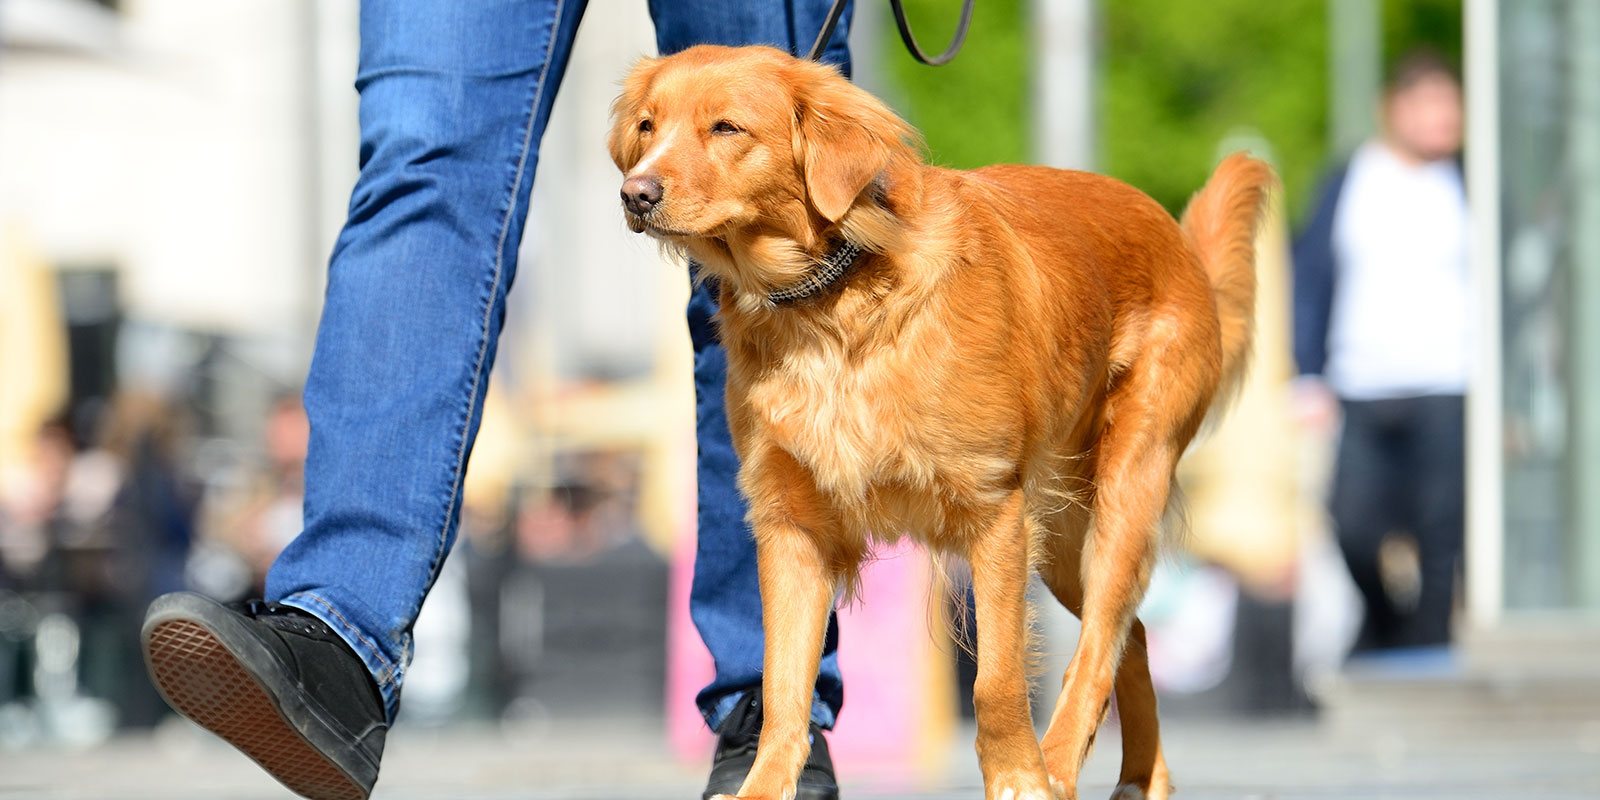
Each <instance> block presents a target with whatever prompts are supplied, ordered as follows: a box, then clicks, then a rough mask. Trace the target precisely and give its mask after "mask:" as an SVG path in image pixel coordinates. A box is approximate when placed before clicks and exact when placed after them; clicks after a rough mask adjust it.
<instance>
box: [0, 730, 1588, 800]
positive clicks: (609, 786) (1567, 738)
mask: <svg viewBox="0 0 1600 800" xmlns="http://www.w3.org/2000/svg"><path fill="white" fill-rule="evenodd" d="M1167 727H1168V734H1167V752H1168V758H1169V760H1170V762H1171V765H1172V770H1173V775H1174V781H1175V783H1176V785H1177V787H1178V789H1179V791H1178V793H1177V797H1178V798H1180V800H1213V799H1215V800H1222V798H1230V799H1231V798H1259V799H1260V800H1278V799H1282V800H1290V799H1291V798H1318V799H1319V800H1320V799H1322V798H1391V797H1392V798H1406V800H1416V799H1417V798H1439V800H1444V798H1451V800H1462V799H1463V798H1465V799H1467V800H1489V799H1490V798H1497V799H1498V798H1505V799H1506V800H1512V799H1513V798H1515V799H1516V800H1579V798H1595V797H1600V730H1594V731H1580V732H1579V733H1578V734H1577V735H1572V734H1570V733H1568V734H1563V735H1555V734H1552V733H1549V732H1548V731H1545V732H1541V730H1540V726H1537V725H1526V726H1521V727H1518V728H1506V727H1504V726H1477V727H1476V728H1474V727H1472V726H1468V727H1466V728H1462V727H1455V728H1453V729H1444V728H1441V729H1439V730H1434V731H1429V732H1427V733H1415V732H1414V733H1411V734H1409V735H1406V734H1399V733H1382V732H1372V733H1370V735H1363V734H1360V733H1358V732H1338V733H1335V732H1332V731H1329V730H1327V729H1326V728H1324V727H1319V726H1317V725H1314V724H1311V723H1305V722H1297V723H1245V722H1230V723H1216V722H1205V723H1199V722H1189V721H1183V720H1179V721H1174V722H1171V723H1169V724H1168V726H1167ZM1105 733H1106V734H1108V735H1107V736H1105V737H1103V740H1102V742H1103V744H1104V746H1103V747H1101V748H1100V750H1099V751H1098V752H1097V753H1096V755H1095V757H1094V758H1093V759H1092V760H1091V763H1090V766H1089V769H1088V771H1087V776H1086V778H1085V781H1084V786H1083V791H1082V793H1081V796H1082V797H1084V798H1086V799H1089V800H1092V799H1094V798H1105V797H1108V796H1109V795H1110V792H1111V785H1112V783H1113V781H1114V778H1115V770H1116V759H1117V747H1116V744H1115V740H1116V737H1115V731H1106V732H1105ZM950 753H951V754H950V764H949V767H948V770H947V775H946V776H945V777H944V778H943V779H942V780H941V781H940V783H939V785H937V786H932V787H907V786H890V785H883V784H881V783H877V784H874V782H872V781H870V780H863V778H862V776H860V775H856V776H852V775H849V774H845V775H842V776H841V778H842V782H843V784H844V787H845V796H846V797H847V798H868V797H871V798H884V797H918V798H933V799H936V800H944V799H945V798H952V799H953V798H981V797H982V792H981V790H980V788H979V787H980V783H979V780H978V772H977V763H976V759H975V757H974V756H973V754H972V750H971V734H970V732H968V733H967V734H966V735H965V737H964V738H963V740H962V741H960V742H955V743H953V744H952V747H951V751H950ZM702 779H703V767H701V766H700V765H695V764H683V763H680V762H679V761H677V760H676V759H674V757H673V756H672V755H671V754H670V753H669V752H668V750H667V748H666V746H665V744H664V743H663V741H662V740H661V738H660V737H659V735H658V734H657V729H656V728H655V726H654V725H652V724H647V723H639V722H621V721H619V722H611V723H585V724H582V725H577V726H573V725H563V726H561V727H560V728H559V729H557V728H556V727H550V728H546V729H544V730H527V729H524V730H518V731H514V732H503V731H497V730H493V729H485V728H477V729H471V728H450V729H439V730H426V729H424V730H418V729H410V730H405V729H402V730H401V731H400V732H399V733H397V735H396V736H395V737H394V738H393V739H392V740H391V745H390V747H389V750H388V752H387V753H386V757H385V758H384V765H383V777H382V779H381V781H380V782H379V786H378V791H377V792H376V793H375V794H374V798H376V799H377V800H423V799H424V798H426V799H427V800H434V799H435V798H438V799H440V800H443V799H444V798H451V800H510V799H511V798H527V799H528V800H543V799H544V798H584V799H586V800H603V799H604V800H611V799H612V798H614V799H615V800H655V799H656V798H681V799H683V800H688V799H689V798H697V797H698V796H699V790H700V786H701V780H702ZM13 797H14V798H38V799H39V800H55V799H56V798H84V799H85V800H89V799H91V798H92V799H93V800H102V799H103V798H119V799H120V798H127V799H128V800H138V799H142V798H152V799H153V798H163V799H165V800H202V799H203V800H272V799H273V798H290V797H291V795H289V794H288V793H287V792H286V791H285V790H283V789H282V788H281V787H279V786H278V785H277V784H276V783H275V782H273V781H272V780H271V779H270V778H267V777H266V776H265V775H264V774H263V773H261V772H260V771H259V770H258V769H256V767H255V766H254V765H253V764H251V763H249V762H248V761H246V760H245V759H244V758H243V757H242V756H239V755H238V754H237V753H235V752H234V751H232V750H231V749H229V748H227V747H225V746H224V745H222V744H221V743H219V742H217V741H215V740H212V739H208V738H206V737H205V736H204V735H203V734H201V733H199V732H198V731H196V730H193V729H189V728H186V727H183V726H170V727H168V728H167V729H164V730H162V731H161V732H159V733H158V734H155V735H151V736H143V737H134V738H126V739H120V740H117V741H115V742H113V743H111V744H109V745H107V746H104V747H100V748H97V749H94V750H89V751H67V750H45V751H35V752H27V753H7V754H3V755H0V798H13Z"/></svg>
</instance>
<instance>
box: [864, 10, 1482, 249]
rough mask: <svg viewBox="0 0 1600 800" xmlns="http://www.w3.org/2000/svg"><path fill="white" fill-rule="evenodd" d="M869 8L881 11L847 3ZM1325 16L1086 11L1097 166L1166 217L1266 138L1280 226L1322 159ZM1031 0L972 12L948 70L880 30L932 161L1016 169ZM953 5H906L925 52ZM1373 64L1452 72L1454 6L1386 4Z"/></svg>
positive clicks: (1296, 209) (1299, 205) (1301, 199)
mask: <svg viewBox="0 0 1600 800" xmlns="http://www.w3.org/2000/svg"><path fill="white" fill-rule="evenodd" d="M859 2H862V3H866V2H881V0H859ZM1328 2H1338V0H1276V1H1275V2H1261V1H1260V0H1207V2H1173V0H1097V2H1096V7H1097V13H1098V14H1099V24H1100V31H1099V33H1100V52H1099V62H1098V67H1099V76H1098V86H1097V92H1098V97H1097V99H1096V103H1097V110H1098V113H1099V125H1098V128H1099V131H1098V136H1099V140H1098V142H1097V147H1098V168H1099V170H1100V171H1102V172H1105V173H1107V174H1109V175H1112V176H1115V177H1117V178H1120V179H1122V180H1125V181H1127V182H1129V183H1131V184H1133V185H1134V186H1137V187H1139V188H1140V189H1143V190H1144V191H1146V192H1148V193H1149V194H1150V195H1151V196H1152V197H1154V198H1155V199H1156V200H1158V201H1160V202H1161V203H1162V204H1163V205H1165V206H1166V207H1167V208H1169V209H1171V210H1172V211H1174V212H1177V211H1180V210H1181V209H1182V208H1183V205H1184V204H1185V203H1186V202H1187V201H1188V198H1189V196H1190V195H1191V194H1193V193H1194V191H1195V190H1196V189H1198V188H1200V186H1201V184H1203V183H1204V182H1205V179H1206V177H1207V176H1208V175H1209V174H1210V172H1211V168H1212V167H1213V166H1214V165H1215V163H1216V161H1217V159H1218V157H1219V156H1221V155H1222V153H1220V152H1219V147H1220V146H1221V144H1222V143H1223V141H1224V140H1225V139H1229V138H1233V137H1240V136H1244V137H1259V138H1261V139H1264V140H1265V142H1266V144H1267V146H1268V148H1269V149H1270V154H1271V156H1272V158H1273V161H1274V163H1275V164H1276V165H1277V167H1278V170H1279V172H1280V174H1281V175H1282V177H1283V180H1284V185H1285V188H1286V189H1287V197H1288V201H1289V209H1290V213H1291V218H1298V217H1299V216H1300V214H1301V213H1302V212H1303V211H1304V210H1305V206H1306V205H1307V203H1308V202H1309V200H1310V199H1311V195H1312V193H1313V192H1314V190H1315V185H1316V182H1317V181H1318V179H1319V178H1320V176H1321V174H1322V171H1323V170H1324V169H1325V168H1326V167H1327V166H1328V164H1329V162H1330V161H1331V159H1333V158H1335V157H1337V156H1338V155H1339V154H1334V153H1329V152H1328V151H1327V146H1328V144H1327V138H1328V77H1329V76H1328V25H1327V19H1328V8H1327V3H1328ZM1029 5H1030V4H1029V2H1025V1H1024V0H981V1H980V2H979V3H978V5H977V9H976V11H975V12H974V13H973V22H972V31H971V34H970V36H969V37H968V40H967V46H966V49H965V50H963V51H962V53H961V55H960V56H959V57H958V58H957V59H956V60H955V61H954V62H953V63H952V64H950V65H949V66H945V67H939V68H937V69H935V68H929V67H925V66H922V65H920V64H917V63H916V62H915V61H913V60H912V59H911V57H910V56H909V55H907V54H906V52H905V48H904V47H903V46H902V45H901V44H900V40H899V35H898V34H897V33H896V32H895V30H894V26H893V23H892V22H891V23H889V24H888V25H887V26H886V30H885V34H884V36H885V37H886V38H885V41H884V43H883V47H884V53H885V63H886V64H887V65H888V68H889V70H890V73H891V74H892V75H893V77H894V78H895V80H896V83H897V84H898V85H899V87H900V89H901V98H902V100H903V103H904V107H903V108H902V110H903V111H904V112H905V113H906V115H907V118H908V119H909V120H910V121H911V123H912V124H914V125H916V126H917V127H918V128H920V129H921V130H922V132H923V134H924V135H925V136H926V137H927V140H928V146H929V150H930V151H931V153H932V156H933V160H934V162H935V163H942V164H947V165H949V166H953V167H962V168H968V167H976V166H981V165H984V164H994V163H1004V162H1017V161H1026V160H1027V159H1028V158H1029V155H1030V148H1029V141H1028V140H1029V125H1030V109H1029V107H1028V103H1029V91H1028V88H1029V73H1030V72H1031V70H1032V69H1033V57H1032V53H1031V52H1030V51H1031V42H1030V36H1029V30H1028V19H1029V15H1030V13H1031V12H1030V9H1029ZM960 7H961V2H960V0H906V8H907V13H908V15H909V17H910V19H911V22H912V26H913V28H914V29H915V31H916V33H917V34H918V36H919V38H920V39H922V40H923V41H924V42H925V44H926V46H927V47H930V48H934V47H942V46H943V45H944V44H945V43H946V42H948V41H949V36H950V33H951V31H952V30H953V29H954V27H955V21H956V18H957V16H958V14H959V11H960ZM1383 25H1384V33H1383V39H1384V48H1383V51H1384V63H1385V65H1387V64H1389V63H1390V62H1392V61H1393V60H1394V59H1395V58H1396V57H1398V56H1399V55H1400V54H1402V53H1403V52H1404V51H1405V50H1407V49H1409V48H1411V47H1412V46H1415V45H1417V44H1428V45H1430V46H1433V47H1435V48H1436V49H1438V50H1439V51H1441V52H1442V53H1444V54H1445V55H1446V56H1447V57H1450V58H1453V59H1456V60H1457V61H1458V62H1459V59H1460V56H1461V1H1460V0H1384V3H1383Z"/></svg>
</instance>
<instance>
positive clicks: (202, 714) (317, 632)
mask: <svg viewBox="0 0 1600 800" xmlns="http://www.w3.org/2000/svg"><path fill="white" fill-rule="evenodd" d="M143 643H144V659H145V666H146V667H147V668H149V670H150V678H151V680H153V681H154V682H155V685H156V688H157V689H158V690H160V692H161V696H162V697H163V698H165V699H166V701H167V703H169V704H170V705H171V706H172V707H173V708H174V709H177V711H178V713H180V714H183V715H184V716H186V717H188V718H189V719H192V720H194V721H195V722H196V723H199V725H200V727H202V728H206V729H207V730H210V731H211V732H212V733H215V734H216V735H218V736H220V737H222V738H223V739H225V740H227V742H228V743H229V744H231V745H233V746H234V747H237V748H239V750H240V751H241V752H243V753H244V754H245V755H247V756H249V757H250V758H251V759H252V760H254V761H255V762H256V763H257V764H260V765H261V768H262V769H265V770H266V771H267V772H268V773H269V774H271V775H272V777H274V778H277V779H278V780H279V781H281V782H282V783H283V785H284V786H287V787H289V789H291V790H293V791H294V792H295V793H296V794H299V795H302V796H304V797H309V798H312V800H366V799H367V797H368V795H370V794H371V793H372V785H373V784H374V783H376V782H377V780H378V759H379V758H380V757H381V756H382V755H383V740H384V736H385V735H386V734H387V733H388V728H389V726H388V723H387V722H386V721H385V718H384V713H383V697H382V695H380V694H379V693H378V686H377V683H376V682H374V681H373V679H372V675H371V674H370V673H369V672H368V671H367V667H366V665H365V664H363V663H362V662H361V659H360V657H358V656H357V655H356V653H355V651H354V650H351V649H350V646H349V645H348V644H345V642H344V640H343V639H340V638H339V635H338V634H336V633H334V632H333V630H332V629H331V628H329V627H328V626H327V625H326V624H324V623H323V622H322V621H321V620H319V619H317V618H316V617H313V616H311V615H310V614H307V613H305V612H303V611H301V610H299V609H296V608H290V607H288V606H282V605H278V604H276V603H263V602H261V601H259V600H252V601H248V602H244V603H233V604H230V605H226V606H224V605H222V604H221V603H218V602H216V601H214V600H211V599H209V598H206V597H202V596H200V595H197V594H191V593H188V592H177V593H174V594H167V595H162V596H161V597H158V598H156V600H155V602H153V603H151V604H150V610H149V611H148V612H146V614H145V618H144V634H143Z"/></svg>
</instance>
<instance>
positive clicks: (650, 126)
mask: <svg viewBox="0 0 1600 800" xmlns="http://www.w3.org/2000/svg"><path fill="white" fill-rule="evenodd" d="M655 129H656V124H655V123H654V122H651V121H650V120H647V119H641V120H639V132H640V133H649V132H651V131H653V130H655Z"/></svg>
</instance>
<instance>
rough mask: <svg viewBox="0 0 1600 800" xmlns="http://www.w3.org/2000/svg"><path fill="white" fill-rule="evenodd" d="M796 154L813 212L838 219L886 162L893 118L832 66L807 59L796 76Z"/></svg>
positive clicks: (894, 137)
mask: <svg viewBox="0 0 1600 800" xmlns="http://www.w3.org/2000/svg"><path fill="white" fill-rule="evenodd" d="M796 90H797V91H796V97H795V103H796V107H795V118H796V125H797V128H796V141H795V158H796V160H798V161H799V166H800V170H801V173H802V174H803V175H804V177H805V182H806V196H807V197H808V198H809V199H810V201H811V205H812V207H813V208H815V209H816V210H817V213H819V214H821V215H822V216H823V217H825V218H826V219H827V220H828V221H829V222H838V221H839V220H840V218H842V217H843V216H844V214H845V212H846V211H849V210H850V206H851V205H853V204H854V203H855V201H856V198H857V197H858V196H860V195H861V192H863V191H864V190H866V188H867V186H868V185H869V184H871V183H872V181H873V179H874V178H876V177H878V174H879V173H881V172H883V170H884V169H885V168H886V167H888V166H889V159H890V157H891V156H892V154H893V150H892V149H891V148H892V145H891V142H894V143H895V144H898V141H897V140H898V139H899V136H900V132H899V130H898V128H899V125H897V124H894V123H897V122H898V120H897V119H896V118H895V117H894V115H893V113H892V112H889V111H888V109H886V108H883V107H882V104H880V103H879V102H878V100H877V99H876V98H874V97H872V96H871V95H869V94H867V93H866V92H864V91H862V90H860V89H857V88H856V87H854V86H852V85H850V84H849V83H848V82H847V81H845V79H844V78H843V77H840V76H839V75H838V73H836V72H833V70H832V69H829V68H824V67H820V66H819V65H813V64H807V65H805V67H804V68H803V72H802V74H801V77H800V78H799V80H797V81H796Z"/></svg>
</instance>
